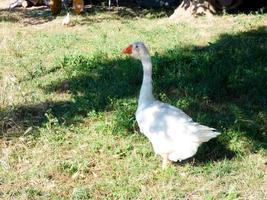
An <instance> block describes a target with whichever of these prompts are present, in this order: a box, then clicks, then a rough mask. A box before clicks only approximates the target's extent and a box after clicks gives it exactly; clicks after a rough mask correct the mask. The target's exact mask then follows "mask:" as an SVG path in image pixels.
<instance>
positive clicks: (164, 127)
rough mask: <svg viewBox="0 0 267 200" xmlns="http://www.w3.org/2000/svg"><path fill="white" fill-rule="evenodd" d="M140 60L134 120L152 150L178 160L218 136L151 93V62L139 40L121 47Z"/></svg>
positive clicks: (167, 157) (170, 159) (165, 157)
mask: <svg viewBox="0 0 267 200" xmlns="http://www.w3.org/2000/svg"><path fill="white" fill-rule="evenodd" d="M123 52H124V53H126V54H130V55H132V56H133V57H134V58H137V59H139V60H141V62H142V66H143V81H142V86H141V90H140V95H139V99H138V107H137V111H136V120H137V123H138V126H139V128H140V131H141V132H142V133H143V134H144V135H145V136H146V137H147V138H148V139H149V141H150V142H151V143H152V146H153V149H154V151H155V153H156V154H159V155H161V156H162V157H163V167H166V164H167V163H168V161H174V162H176V161H181V160H184V159H187V158H190V157H192V156H194V155H195V154H196V152H197V149H198V147H199V146H200V145H201V143H203V142H207V141H209V140H210V139H212V138H214V137H216V136H218V135H219V134H220V133H218V132H216V131H215V129H213V128H210V127H207V126H204V125H201V124H198V123H196V122H194V121H193V120H192V118H191V117H189V116H188V115H187V114H185V113H184V112H183V111H182V110H180V109H178V108H176V107H174V106H172V105H169V104H166V103H163V102H160V101H158V100H156V99H155V98H154V96H153V93H152V63H151V58H150V55H149V52H148V50H147V48H146V46H145V45H144V43H142V42H135V43H133V44H131V45H129V46H128V47H127V48H126V49H124V50H123Z"/></svg>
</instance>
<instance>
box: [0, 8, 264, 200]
mask: <svg viewBox="0 0 267 200" xmlns="http://www.w3.org/2000/svg"><path fill="white" fill-rule="evenodd" d="M126 11H127V12H126ZM126 11H125V10H124V11H123V12H121V11H120V12H119V11H116V10H115V11H112V12H111V11H110V12H109V11H100V10H89V11H88V13H85V14H84V15H82V16H72V20H73V22H74V23H75V26H73V27H69V28H66V27H62V26H61V20H62V19H63V16H59V17H57V18H56V19H51V18H50V17H49V15H47V13H44V16H45V17H44V19H45V20H42V15H38V18H36V17H34V16H36V14H32V15H31V13H30V12H29V13H28V14H27V15H25V13H23V12H21V13H17V12H14V13H9V14H8V15H5V17H3V15H4V14H5V12H4V11H1V12H3V13H1V14H0V18H1V21H0V26H1V27H4V29H1V32H0V45H1V48H0V69H1V71H0V92H1V96H0V131H1V135H2V138H1V141H0V144H1V146H2V153H1V157H0V198H1V199H245V198H247V199H253V198H254V199H266V195H267V193H266V188H267V180H266V173H267V171H266V169H267V167H266V164H267V159H266V148H267V146H266V145H267V141H266V131H267V130H266V128H267V127H266V124H267V111H266V110H267V108H266V96H267V94H266V81H267V80H266V77H267V75H266V73H267V71H266V63H267V60H266V59H267V57H266V49H267V39H266V34H267V30H266V27H265V26H266V19H267V17H266V15H236V16H232V15H227V16H220V17H214V18H211V19H205V18H198V19H195V20H194V21H181V22H178V23H171V22H169V21H168V20H167V19H166V18H164V17H165V16H166V14H165V13H162V12H158V13H157V12H148V11H143V12H140V13H137V14H136V13H134V12H132V11H130V10H126ZM131 12H132V13H131ZM137 40H138V41H140V40H141V41H144V42H145V43H146V44H147V46H148V47H149V49H150V52H151V55H152V61H153V65H154V71H153V78H154V93H155V96H156V97H157V98H159V99H161V100H163V101H165V102H168V103H171V104H172V105H175V106H178V107H180V108H181V109H183V110H184V111H185V112H187V113H188V114H189V115H190V116H192V117H193V119H194V120H196V121H197V122H200V123H203V124H206V125H209V126H212V127H214V128H216V129H218V130H219V131H220V132H222V135H221V136H220V137H218V138H217V139H215V140H212V141H210V142H209V143H207V144H204V145H203V146H202V147H201V148H200V149H199V152H198V154H197V155H196V156H195V159H190V160H188V161H184V162H182V163H177V164H174V165H172V166H170V167H169V168H168V169H167V170H165V171H164V170H161V167H160V164H161V163H160V159H159V158H158V157H157V156H155V155H154V153H153V150H152V147H151V145H150V143H149V141H148V140H147V139H146V138H145V137H144V136H143V135H141V134H140V133H139V129H138V127H137V124H136V122H135V118H134V113H135V110H136V106H137V101H136V99H137V96H138V92H139V89H140V86H141V80H142V69H141V65H140V63H139V62H137V61H135V60H132V59H131V58H128V57H125V56H124V55H122V53H121V50H122V49H123V48H124V47H126V46H127V45H128V44H129V43H130V42H133V41H137Z"/></svg>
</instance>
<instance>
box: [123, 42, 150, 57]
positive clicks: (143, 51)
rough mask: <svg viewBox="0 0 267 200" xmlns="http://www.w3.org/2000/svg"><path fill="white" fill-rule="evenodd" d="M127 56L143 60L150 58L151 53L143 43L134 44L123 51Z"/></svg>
mask: <svg viewBox="0 0 267 200" xmlns="http://www.w3.org/2000/svg"><path fill="white" fill-rule="evenodd" d="M122 52H123V53H125V54H129V55H131V56H132V57H133V58H135V59H138V60H143V59H146V58H149V57H150V55H149V52H148V50H147V48H146V46H145V44H144V43H143V42H133V43H132V44H130V45H129V46H128V47H126V48H125V49H123V51H122Z"/></svg>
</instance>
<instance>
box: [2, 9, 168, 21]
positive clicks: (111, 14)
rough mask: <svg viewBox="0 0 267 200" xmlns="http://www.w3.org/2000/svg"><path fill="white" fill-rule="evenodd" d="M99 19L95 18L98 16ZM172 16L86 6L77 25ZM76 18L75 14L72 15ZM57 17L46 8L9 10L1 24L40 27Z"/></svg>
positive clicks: (152, 12) (160, 13)
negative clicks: (18, 23)
mask: <svg viewBox="0 0 267 200" xmlns="http://www.w3.org/2000/svg"><path fill="white" fill-rule="evenodd" d="M65 13H66V11H64V10H62V12H61V15H65ZM98 14H101V15H99V17H97V18H96V17H95V16H96V15H98ZM170 14H171V10H164V9H161V10H160V9H156V10H155V9H141V8H138V7H136V6H133V5H131V6H130V7H129V6H128V7H127V6H125V7H111V8H110V9H109V8H108V7H107V6H89V5H86V6H85V9H84V12H83V13H81V14H80V16H81V18H80V19H79V20H76V22H75V24H78V25H90V24H94V23H100V22H102V21H105V20H114V19H118V20H120V19H131V20H133V19H138V18H140V17H146V18H161V17H167V16H168V15H170ZM72 15H73V16H75V14H72ZM55 18H56V17H54V16H52V15H51V12H50V9H49V8H48V7H46V6H39V7H32V8H28V9H22V8H16V9H15V10H12V11H10V10H9V9H0V22H11V23H16V22H22V24H23V25H25V26H27V25H39V24H44V23H47V22H49V21H52V20H53V19H55Z"/></svg>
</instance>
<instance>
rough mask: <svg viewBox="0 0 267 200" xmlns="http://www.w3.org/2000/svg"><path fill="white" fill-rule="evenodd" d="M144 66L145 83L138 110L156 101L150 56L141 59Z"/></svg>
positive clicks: (142, 87) (143, 83)
mask: <svg viewBox="0 0 267 200" xmlns="http://www.w3.org/2000/svg"><path fill="white" fill-rule="evenodd" d="M141 62H142V65H143V82H142V86H141V90H140V96H139V99H138V109H141V110H142V109H143V108H145V107H146V106H148V105H150V104H151V103H153V102H154V101H155V98H154V96H153V93H152V90H153V89H152V63H151V58H150V56H146V57H144V58H142V59H141Z"/></svg>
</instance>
